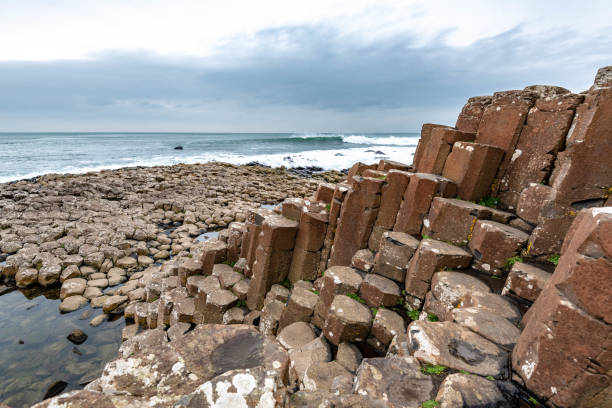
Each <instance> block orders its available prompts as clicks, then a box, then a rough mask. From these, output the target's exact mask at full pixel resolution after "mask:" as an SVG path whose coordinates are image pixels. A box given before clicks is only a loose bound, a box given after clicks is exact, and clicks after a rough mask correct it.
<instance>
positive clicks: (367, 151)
mask: <svg viewBox="0 0 612 408" xmlns="http://www.w3.org/2000/svg"><path fill="white" fill-rule="evenodd" d="M366 153H374V150H372V149H368V150H366Z"/></svg>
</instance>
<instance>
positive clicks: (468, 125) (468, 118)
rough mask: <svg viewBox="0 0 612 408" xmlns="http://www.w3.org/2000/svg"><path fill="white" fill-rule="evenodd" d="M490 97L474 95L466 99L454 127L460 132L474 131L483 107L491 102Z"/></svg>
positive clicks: (476, 128)
mask: <svg viewBox="0 0 612 408" xmlns="http://www.w3.org/2000/svg"><path fill="white" fill-rule="evenodd" d="M491 99H492V98H491V97H490V96H474V97H472V98H470V99H468V101H467V103H466V104H465V105H464V106H463V109H461V113H459V117H458V118H457V124H456V125H455V127H456V128H457V129H458V130H460V131H462V132H469V133H476V131H477V130H478V126H479V125H480V120H481V119H482V115H483V114H484V111H485V109H486V108H487V106H489V105H490V104H491Z"/></svg>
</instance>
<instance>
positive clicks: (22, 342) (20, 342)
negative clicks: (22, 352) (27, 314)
mask: <svg viewBox="0 0 612 408" xmlns="http://www.w3.org/2000/svg"><path fill="white" fill-rule="evenodd" d="M17 343H19V344H25V342H24V341H23V340H21V339H19V341H18V342H17Z"/></svg>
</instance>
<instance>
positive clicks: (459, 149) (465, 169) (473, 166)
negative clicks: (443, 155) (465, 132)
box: [442, 142, 504, 201]
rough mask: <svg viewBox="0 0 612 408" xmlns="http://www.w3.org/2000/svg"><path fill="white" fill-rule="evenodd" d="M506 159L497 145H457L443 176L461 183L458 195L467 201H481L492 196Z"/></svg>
mask: <svg viewBox="0 0 612 408" xmlns="http://www.w3.org/2000/svg"><path fill="white" fill-rule="evenodd" d="M503 156H504V150H503V149H501V148H498V147H495V146H491V145H486V144H481V143H469V142H456V143H455V144H454V145H453V150H452V151H451V153H450V155H449V156H448V159H447V160H446V164H445V165H444V170H443V171H442V175H443V176H444V177H446V178H448V179H450V180H452V181H454V182H455V183H456V184H457V194H458V195H459V197H461V198H462V199H464V200H470V201H472V200H480V199H481V198H483V197H484V196H486V195H489V194H491V192H492V190H491V185H492V183H493V180H494V178H495V175H496V173H497V170H498V167H499V165H500V163H501V160H502V157H503Z"/></svg>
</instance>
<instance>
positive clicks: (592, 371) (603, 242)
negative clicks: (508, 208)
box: [512, 207, 612, 408]
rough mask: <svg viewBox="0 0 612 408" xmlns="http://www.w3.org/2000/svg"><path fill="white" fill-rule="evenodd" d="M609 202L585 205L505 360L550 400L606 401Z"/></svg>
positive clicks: (611, 363)
mask: <svg viewBox="0 0 612 408" xmlns="http://www.w3.org/2000/svg"><path fill="white" fill-rule="evenodd" d="M611 237H612V207H602V208H596V209H585V210H583V211H582V212H580V214H579V215H578V216H577V217H576V220H575V221H574V223H573V224H572V226H571V229H570V231H569V233H568V234H567V238H566V240H565V242H564V244H563V252H562V255H561V259H560V260H559V264H558V266H557V268H556V269H555V272H554V273H553V275H552V277H551V278H550V279H549V281H548V283H547V284H546V286H545V288H544V290H543V291H542V293H541V294H540V296H539V297H538V298H537V300H536V301H535V303H534V304H533V306H532V307H531V308H530V309H529V311H528V312H527V314H526V315H525V317H524V319H523V324H524V326H525V328H524V330H523V333H522V334H521V336H520V338H519V340H518V342H517V344H516V347H515V348H514V352H513V355H512V365H513V368H514V370H515V371H516V372H518V373H519V375H520V376H521V377H522V378H523V380H524V381H525V385H526V386H527V387H528V388H529V389H530V390H531V391H533V392H535V393H536V394H537V395H539V396H540V397H541V398H543V399H546V400H548V403H549V404H551V405H552V406H556V407H568V408H569V407H604V406H611V404H612V378H611V377H610V373H611V372H612V371H611V370H612V302H610V299H612V241H611Z"/></svg>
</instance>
